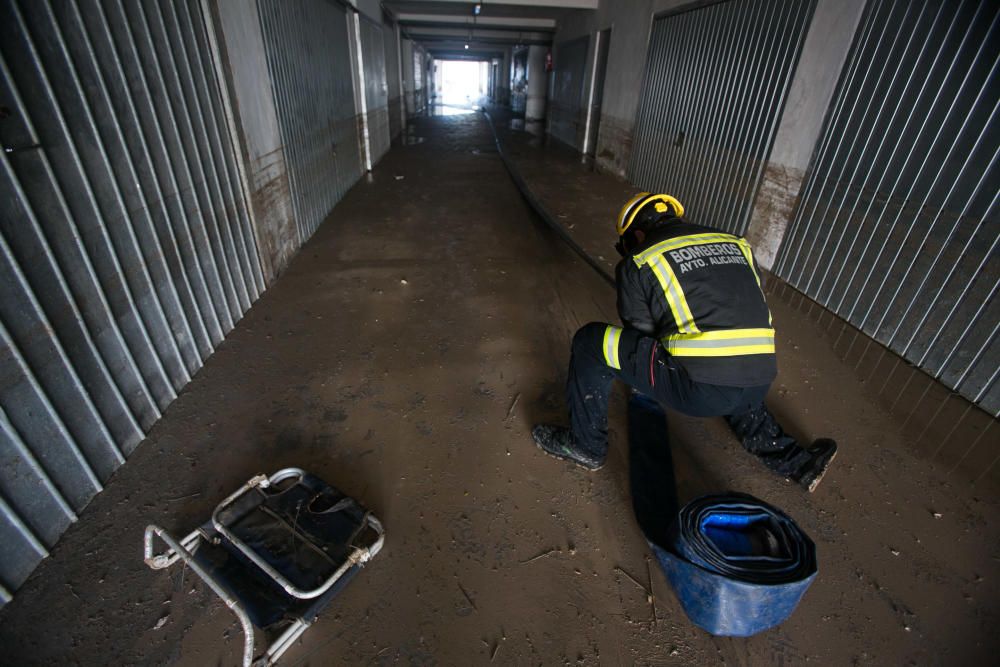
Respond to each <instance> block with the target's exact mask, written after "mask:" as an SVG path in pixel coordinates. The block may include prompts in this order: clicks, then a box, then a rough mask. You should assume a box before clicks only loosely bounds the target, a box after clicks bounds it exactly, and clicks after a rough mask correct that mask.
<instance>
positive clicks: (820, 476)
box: [806, 450, 837, 493]
mask: <svg viewBox="0 0 1000 667" xmlns="http://www.w3.org/2000/svg"><path fill="white" fill-rule="evenodd" d="M835 458H837V450H833V454H830V458H828V459H827V460H826V465H824V466H823V469H822V470H821V471H820V473H819V474H818V475H816V476H815V477H814V478H813V479H812V481H811V482H809V486H807V487H806V490H807V491H809V493H812V492H813V491H815V490H816V487H817V486H819V483H820V482H822V481H823V478H824V477H826V473H827V471H828V470H829V469H830V464H831V463H833V460H834V459H835Z"/></svg>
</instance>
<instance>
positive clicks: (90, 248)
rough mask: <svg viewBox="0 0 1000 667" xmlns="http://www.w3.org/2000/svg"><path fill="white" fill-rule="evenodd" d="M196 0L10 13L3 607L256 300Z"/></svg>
mask: <svg viewBox="0 0 1000 667" xmlns="http://www.w3.org/2000/svg"><path fill="white" fill-rule="evenodd" d="M211 53H212V50H211V48H210V47H209V42H208V39H207V36H206V32H205V26H204V24H203V21H202V15H201V5H200V3H199V2H197V1H195V0H191V1H188V2H180V1H178V2H162V3H138V2H113V1H109V2H104V3H98V2H82V3H80V4H79V5H77V4H75V3H60V5H59V7H58V10H54V9H53V7H51V6H50V4H49V3H48V2H41V1H39V0H23V1H21V2H15V1H13V0H3V1H2V2H0V66H2V76H0V104H2V107H0V143H2V144H3V151H2V152H0V166H2V173H0V201H3V202H4V211H3V215H0V378H2V380H0V406H2V407H0V600H2V601H6V600H8V599H9V597H10V592H11V591H12V590H14V589H15V588H17V587H18V586H19V585H20V584H21V583H22V582H23V581H24V579H25V578H26V577H27V576H28V574H29V573H30V572H31V570H32V569H33V568H34V567H35V565H36V564H37V563H38V561H39V560H40V559H41V558H42V557H44V556H45V554H46V550H47V549H48V548H49V547H51V546H52V545H53V544H54V543H55V541H56V539H57V538H58V537H59V535H60V534H61V533H62V531H63V530H64V529H65V528H66V527H67V525H68V524H69V523H70V522H72V521H74V520H75V518H76V512H78V511H80V509H82V508H83V507H84V506H85V505H86V504H87V502H88V501H89V500H90V499H91V498H92V497H93V496H94V494H96V493H97V492H98V491H100V490H101V488H102V484H103V483H104V482H105V481H106V480H107V479H108V477H109V476H110V475H111V474H112V472H113V471H114V470H115V469H116V468H117V467H118V466H119V465H121V464H122V462H123V461H124V460H125V457H126V456H127V455H128V454H129V453H131V451H132V450H133V449H134V447H135V446H136V444H137V443H138V442H139V441H140V440H141V439H142V438H143V436H144V434H145V433H146V432H147V431H148V430H149V428H150V427H151V426H152V425H153V423H154V422H155V421H156V420H157V419H158V418H159V417H160V414H161V413H162V411H163V410H164V408H166V407H167V405H169V404H170V402H171V401H172V400H173V399H174V398H175V397H176V395H177V392H178V391H179V390H180V389H181V388H182V387H183V386H184V385H185V384H186V383H187V382H188V381H189V380H190V379H191V376H192V374H193V373H194V372H195V371H197V370H198V369H199V368H200V367H201V365H202V363H203V362H204V360H205V359H206V358H207V357H208V356H209V355H210V354H211V353H212V351H213V350H214V348H215V346H216V345H218V343H219V342H220V341H221V340H222V339H223V336H224V335H225V334H226V333H227V332H228V331H229V330H230V329H232V328H233V325H234V323H235V322H236V321H237V320H239V319H240V317H241V316H242V315H243V313H244V312H246V310H247V309H248V308H249V307H250V304H251V303H252V302H253V301H254V300H255V299H256V298H257V296H258V295H259V294H260V292H261V291H262V290H263V288H264V285H263V278H262V275H261V269H260V264H259V261H258V255H257V247H256V243H255V240H254V237H253V231H252V227H251V224H250V222H249V217H248V213H247V207H246V202H245V200H244V196H243V189H242V185H241V183H240V180H239V177H238V175H237V173H236V168H235V164H236V163H235V154H234V151H233V147H232V146H231V145H230V143H229V137H230V134H229V128H228V127H227V125H226V122H225V114H224V109H223V101H222V100H221V98H220V93H219V90H220V85H219V81H218V80H217V79H216V76H215V69H214V63H213V62H212V61H211V60H210V54H211Z"/></svg>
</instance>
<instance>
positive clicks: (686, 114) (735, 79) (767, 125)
mask: <svg viewBox="0 0 1000 667" xmlns="http://www.w3.org/2000/svg"><path fill="white" fill-rule="evenodd" d="M815 4H816V3H815V0H733V1H732V2H725V3H721V4H715V5H711V6H708V7H703V8H701V9H695V10H691V11H686V12H683V13H680V14H671V15H668V16H664V17H662V18H657V19H656V21H655V22H654V24H653V34H652V38H651V42H650V47H649V56H648V58H647V62H646V74H645V79H644V82H643V87H642V98H641V100H640V102H639V111H638V115H637V117H636V124H635V133H634V136H635V140H634V148H633V150H632V156H631V158H630V160H629V168H628V177H629V180H631V181H632V182H633V183H635V184H636V185H638V186H639V187H641V188H642V189H644V190H649V191H651V192H668V193H670V194H672V195H674V196H675V197H677V198H678V199H679V200H680V201H681V202H682V203H683V204H684V207H685V209H686V211H687V213H688V217H689V218H690V219H691V220H692V221H693V222H697V223H700V224H705V225H711V226H713V227H717V228H719V229H722V230H725V231H727V232H731V233H736V234H742V233H744V232H745V231H746V227H747V224H748V218H749V216H750V210H751V207H752V205H753V199H754V196H755V195H756V193H757V188H758V186H759V184H760V178H761V174H762V173H763V169H764V163H765V161H766V159H767V156H768V154H769V153H770V150H771V144H772V143H773V141H774V133H775V129H776V127H777V123H778V119H779V118H780V117H781V111H782V109H783V107H784V103H785V95H786V94H787V91H788V85H789V83H790V81H791V77H792V72H793V71H794V69H795V64H796V63H797V62H798V58H799V53H800V52H801V50H802V42H803V40H804V38H805V34H806V31H807V29H808V27H809V24H810V20H811V18H812V14H813V9H814V8H815Z"/></svg>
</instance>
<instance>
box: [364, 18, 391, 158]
mask: <svg viewBox="0 0 1000 667" xmlns="http://www.w3.org/2000/svg"><path fill="white" fill-rule="evenodd" d="M361 53H362V58H363V63H364V71H365V101H366V102H367V103H368V139H369V142H370V145H371V151H372V155H371V159H372V164H373V165H374V164H375V163H376V162H378V161H379V160H380V159H381V158H382V156H383V155H385V154H386V151H388V150H389V144H390V142H391V140H390V136H389V88H388V84H387V81H386V77H385V47H384V45H383V44H382V26H381V25H379V24H378V23H375V22H374V21H372V20H371V19H368V18H365V17H364V16H362V17H361Z"/></svg>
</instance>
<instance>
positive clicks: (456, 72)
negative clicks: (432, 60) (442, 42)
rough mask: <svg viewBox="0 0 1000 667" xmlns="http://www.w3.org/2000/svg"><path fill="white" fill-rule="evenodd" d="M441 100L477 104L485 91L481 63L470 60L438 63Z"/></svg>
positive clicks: (447, 102)
mask: <svg viewBox="0 0 1000 667" xmlns="http://www.w3.org/2000/svg"><path fill="white" fill-rule="evenodd" d="M439 71H440V76H441V81H440V85H441V101H442V102H443V103H444V104H454V105H458V106H463V107H464V106H469V105H472V104H477V103H478V102H479V98H480V97H482V96H483V95H484V94H485V93H486V85H485V84H486V81H485V80H484V77H483V70H482V67H481V63H478V62H473V61H471V60H444V61H441V64H440V70H439Z"/></svg>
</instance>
